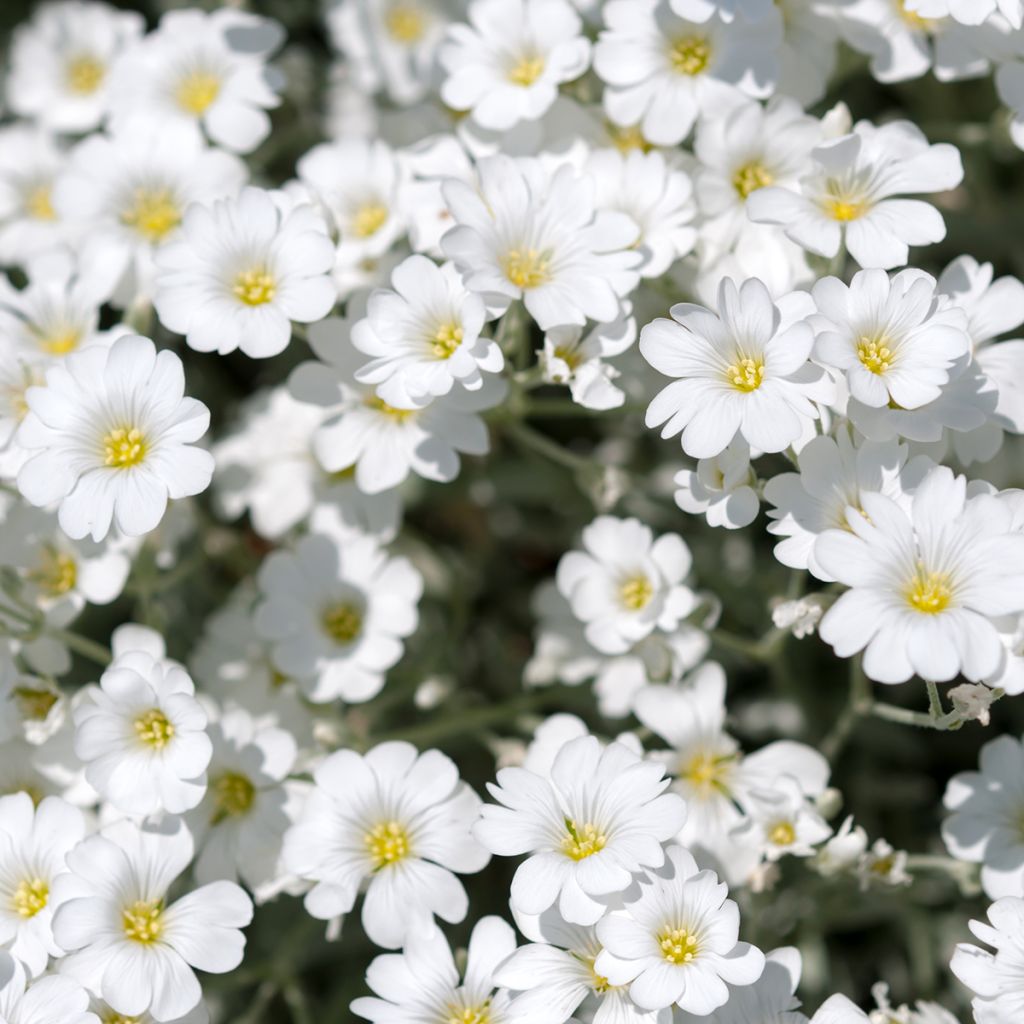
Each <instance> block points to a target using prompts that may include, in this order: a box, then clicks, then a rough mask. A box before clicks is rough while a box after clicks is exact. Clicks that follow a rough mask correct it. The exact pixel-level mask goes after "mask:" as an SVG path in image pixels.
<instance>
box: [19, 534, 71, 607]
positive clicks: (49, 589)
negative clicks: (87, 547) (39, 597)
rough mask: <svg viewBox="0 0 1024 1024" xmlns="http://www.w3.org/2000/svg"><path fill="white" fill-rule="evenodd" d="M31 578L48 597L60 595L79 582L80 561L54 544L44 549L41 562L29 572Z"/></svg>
mask: <svg viewBox="0 0 1024 1024" xmlns="http://www.w3.org/2000/svg"><path fill="white" fill-rule="evenodd" d="M28 578H29V580H30V581H31V582H32V583H34V584H35V585H36V586H37V587H38V588H39V589H40V590H41V591H42V592H43V594H45V595H46V596H47V597H60V596H61V595H62V594H66V593H67V592H68V591H69V590H73V589H74V587H75V583H77V582H78V563H77V562H76V561H75V560H74V559H73V558H72V557H71V556H70V555H69V554H66V553H65V552H63V551H60V550H58V549H57V548H55V547H54V546H53V545H52V544H48V545H46V547H44V548H43V551H42V557H41V558H40V561H39V564H38V565H37V566H36V567H35V568H34V569H31V570H30V571H29V573H28Z"/></svg>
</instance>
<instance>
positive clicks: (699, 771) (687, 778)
mask: <svg viewBox="0 0 1024 1024" xmlns="http://www.w3.org/2000/svg"><path fill="white" fill-rule="evenodd" d="M735 760H736V758H735V755H733V754H715V753H714V752H712V751H710V750H701V751H698V753H696V754H694V755H693V756H692V757H690V758H689V759H688V760H687V761H686V762H685V763H684V764H683V765H682V766H681V767H680V769H679V778H680V779H682V780H683V781H684V782H688V783H689V784H690V785H691V786H694V787H695V788H696V789H698V790H700V791H701V792H702V793H703V794H704V795H705V796H708V795H710V793H711V791H712V790H717V791H718V792H720V793H723V794H725V795H726V796H728V795H729V789H728V786H727V785H726V782H725V780H726V777H727V776H728V774H729V770H730V768H731V767H732V765H733V764H734V762H735Z"/></svg>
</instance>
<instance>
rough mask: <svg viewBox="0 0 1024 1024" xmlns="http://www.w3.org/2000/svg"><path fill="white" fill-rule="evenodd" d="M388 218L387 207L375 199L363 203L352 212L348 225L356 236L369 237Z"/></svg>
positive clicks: (375, 232)
mask: <svg viewBox="0 0 1024 1024" xmlns="http://www.w3.org/2000/svg"><path fill="white" fill-rule="evenodd" d="M387 219H388V208H387V207H386V206H385V205H384V204H383V203H378V202H376V201H375V200H370V201H369V202H366V203H363V204H362V205H361V206H359V207H357V208H356V210H355V212H354V213H353V214H352V219H351V222H350V226H351V229H352V234H353V235H355V236H356V238H369V237H370V236H371V235H375V234H377V232H378V231H380V229H381V228H382V227H383V226H384V223H385V221H386V220H387Z"/></svg>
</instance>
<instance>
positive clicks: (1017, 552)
mask: <svg viewBox="0 0 1024 1024" xmlns="http://www.w3.org/2000/svg"><path fill="white" fill-rule="evenodd" d="M861 501H862V504H863V509H864V511H863V513H861V512H858V511H857V510H855V509H853V508H852V507H851V508H850V509H849V510H848V511H847V515H846V519H847V523H848V525H849V530H848V531H846V530H828V531H826V532H825V533H823V534H822V535H821V536H820V537H819V538H818V540H817V542H816V544H815V547H814V557H815V559H816V560H817V561H818V563H819V564H820V565H821V566H822V567H823V568H824V569H825V571H826V572H827V573H828V574H829V575H830V576H833V577H834V578H835V579H837V580H839V581H840V582H841V583H844V584H846V585H847V586H848V587H850V588H851V589H850V590H849V591H847V592H846V593H844V594H843V595H842V596H841V597H840V598H839V600H838V601H837V602H836V603H835V604H834V605H833V606H832V607H831V608H830V609H829V610H828V611H827V612H826V613H825V617H824V618H823V619H822V621H821V629H820V633H821V637H822V639H823V640H825V642H826V643H829V644H831V645H832V647H833V648H834V650H835V652H836V654H838V655H839V656H840V657H842V658H848V657H850V656H851V655H853V654H855V653H857V652H858V651H861V650H864V651H865V653H864V671H865V673H866V674H867V675H868V677H869V678H871V679H874V680H876V681H878V682H881V683H900V682H903V681H904V680H906V679H909V678H910V677H911V675H913V674H914V673H917V674H918V675H919V676H921V677H922V678H924V679H928V680H935V681H940V682H944V681H947V680H950V679H953V678H954V677H955V676H956V675H957V674H958V673H963V675H965V676H966V677H967V678H968V679H970V680H972V681H975V682H977V681H979V680H981V679H984V678H986V677H988V676H990V675H991V674H993V673H994V672H995V671H996V670H997V669H998V667H999V665H1000V663H1001V661H1002V659H1003V657H1005V651H1004V648H1003V645H1002V643H1001V642H1000V640H999V634H998V633H997V631H996V626H995V624H994V623H993V622H992V618H993V617H994V616H998V615H1006V614H1010V613H1011V612H1016V611H1021V610H1024V533H1020V532H1016V533H1010V532H1009V531H1010V529H1011V524H1012V516H1011V512H1010V510H1009V508H1008V507H1007V506H1006V504H1005V503H1002V502H1000V501H999V500H998V499H997V498H995V497H992V496H990V495H984V494H983V495H978V496H977V497H974V498H972V499H970V500H969V501H968V500H967V498H966V482H965V480H964V478H963V477H955V476H954V475H953V473H952V471H951V470H949V469H946V468H945V467H938V468H936V469H933V470H932V471H931V472H930V473H929V474H928V475H927V476H926V477H925V479H924V481H923V482H922V483H921V485H920V486H919V487H918V488H917V490H916V491H915V492H914V497H913V502H912V505H911V509H910V511H909V513H908V512H907V511H904V509H902V508H901V507H900V506H899V505H897V504H896V503H895V502H894V501H892V499H890V498H886V497H884V496H883V495H881V494H866V493H865V494H862V495H861ZM865 648H866V650H865Z"/></svg>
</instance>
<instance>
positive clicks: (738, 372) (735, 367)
mask: <svg viewBox="0 0 1024 1024" xmlns="http://www.w3.org/2000/svg"><path fill="white" fill-rule="evenodd" d="M725 379H726V380H727V381H728V382H729V383H730V384H731V385H732V386H733V387H734V388H735V389H736V390H737V391H747V392H749V391H756V390H757V389H758V388H759V387H760V386H761V383H762V381H763V380H764V362H763V361H762V360H761V359H750V358H746V359H737V361H736V362H735V363H730V364H729V366H727V367H726V368H725Z"/></svg>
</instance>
